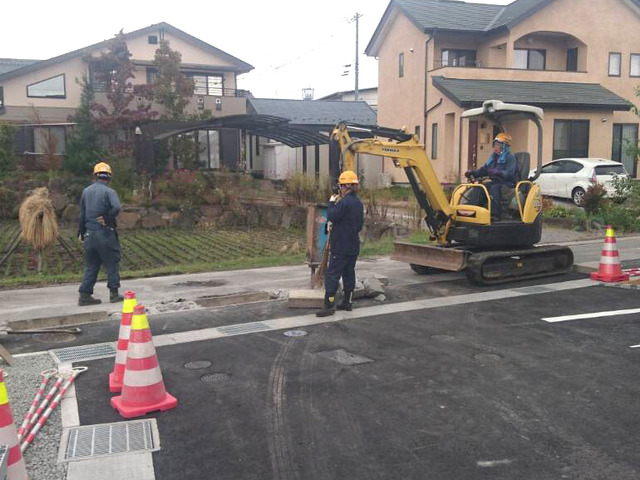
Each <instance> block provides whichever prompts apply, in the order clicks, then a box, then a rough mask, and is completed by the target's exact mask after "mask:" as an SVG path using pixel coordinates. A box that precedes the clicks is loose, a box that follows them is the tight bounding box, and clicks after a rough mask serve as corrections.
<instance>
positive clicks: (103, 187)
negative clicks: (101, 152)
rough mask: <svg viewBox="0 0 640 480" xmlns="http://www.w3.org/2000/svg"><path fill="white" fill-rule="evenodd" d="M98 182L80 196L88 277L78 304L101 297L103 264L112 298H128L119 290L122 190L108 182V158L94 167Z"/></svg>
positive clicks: (80, 230) (81, 236)
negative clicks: (118, 221) (118, 222)
mask: <svg viewBox="0 0 640 480" xmlns="http://www.w3.org/2000/svg"><path fill="white" fill-rule="evenodd" d="M93 175H94V176H95V182H94V183H93V184H91V185H90V186H88V187H87V188H85V189H84V190H83V191H82V198H81V199H80V222H79V225H78V238H79V239H80V240H82V241H83V242H84V278H83V279H82V285H80V289H79V292H80V299H79V300H78V305H80V306H85V305H96V304H98V303H101V300H99V299H97V298H94V297H93V296H92V295H93V287H94V285H95V284H96V279H97V278H98V271H99V270H100V266H101V265H103V264H104V266H105V268H106V269H107V287H108V288H109V294H110V295H109V300H110V301H111V303H117V302H121V301H123V300H124V297H123V296H122V295H119V294H118V289H119V288H120V240H119V239H118V232H117V231H116V217H117V216H118V213H120V200H119V199H118V194H117V193H116V192H115V190H113V189H112V188H110V187H109V186H108V183H109V181H110V180H111V167H110V166H109V165H107V164H106V163H104V162H100V163H98V164H97V165H96V166H95V167H94V169H93Z"/></svg>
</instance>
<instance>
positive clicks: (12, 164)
mask: <svg viewBox="0 0 640 480" xmlns="http://www.w3.org/2000/svg"><path fill="white" fill-rule="evenodd" d="M17 160H18V159H17V157H16V127H14V126H13V125H9V124H8V123H3V122H0V174H3V173H7V172H11V171H13V170H15V169H16V165H17Z"/></svg>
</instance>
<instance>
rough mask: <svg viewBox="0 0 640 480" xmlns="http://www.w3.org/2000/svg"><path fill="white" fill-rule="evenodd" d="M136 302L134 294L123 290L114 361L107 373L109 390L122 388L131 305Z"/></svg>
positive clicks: (131, 315)
mask: <svg viewBox="0 0 640 480" xmlns="http://www.w3.org/2000/svg"><path fill="white" fill-rule="evenodd" d="M137 304H138V302H137V301H136V294H135V293H133V292H125V294H124V303H123V304H122V321H121V322H120V333H119V334H118V348H117V351H116V362H115V365H114V366H113V372H111V373H110V374H109V391H110V392H120V391H121V390H122V378H123V377H124V367H125V364H126V363H127V347H128V346H129V335H130V333H131V318H132V317H133V307H135V306H136V305H137Z"/></svg>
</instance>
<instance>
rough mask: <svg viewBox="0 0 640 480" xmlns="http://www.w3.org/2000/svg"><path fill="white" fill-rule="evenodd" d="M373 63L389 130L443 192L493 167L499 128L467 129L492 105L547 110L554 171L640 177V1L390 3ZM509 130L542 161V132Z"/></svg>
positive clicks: (519, 146) (547, 151)
mask: <svg viewBox="0 0 640 480" xmlns="http://www.w3.org/2000/svg"><path fill="white" fill-rule="evenodd" d="M366 53H367V54H368V55H370V56H375V57H377V58H378V61H379V79H378V81H379V84H378V122H379V124H380V125H384V126H389V127H396V128H400V127H405V128H406V129H407V130H409V131H414V132H416V133H417V134H418V135H419V137H420V139H421V140H422V141H423V142H424V144H425V148H426V151H427V154H429V156H430V157H431V158H432V161H433V164H434V166H435V168H436V171H437V173H438V175H439V176H440V178H441V180H442V181H456V180H459V179H460V178H461V174H463V173H464V172H465V171H466V170H468V169H470V168H474V167H476V166H480V165H481V164H483V163H484V162H485V160H486V159H487V158H488V156H489V154H490V150H491V139H492V137H493V135H494V133H495V132H494V126H493V125H492V124H490V123H489V122H486V121H482V120H469V119H461V113H462V112H463V111H464V110H466V109H468V108H472V107H477V106H480V105H481V103H482V101H483V100H488V99H498V100H503V101H505V102H510V103H525V104H530V105H535V106H539V107H542V108H543V109H544V112H545V119H544V122H543V128H544V143H543V152H542V153H543V161H544V162H548V161H550V160H552V159H556V158H563V157H587V156H589V157H602V158H612V159H614V160H617V161H621V162H623V163H624V164H625V166H626V168H627V170H628V171H629V172H630V173H632V174H633V175H635V176H637V174H638V169H637V159H636V158H632V157H631V156H629V155H628V154H627V152H626V149H625V148H624V145H625V144H626V141H631V142H636V143H637V141H638V123H639V121H640V119H639V118H638V117H637V116H636V115H634V114H633V113H632V112H630V110H629V109H630V103H629V102H634V101H636V100H637V99H636V98H635V97H634V89H635V87H636V86H638V85H640V0H597V1H596V0H515V1H514V2H512V3H510V4H509V5H506V6H502V5H489V4H481V3H465V2H458V1H446V0H391V2H390V3H389V6H388V7H387V10H386V11H385V13H384V16H383V17H382V20H381V21H380V24H379V25H378V27H377V29H376V31H375V33H374V35H373V37H372V38H371V41H370V42H369V45H368V46H367V49H366ZM506 128H507V130H508V131H509V132H510V133H511V134H512V135H513V137H514V145H513V148H512V150H513V151H514V152H518V151H528V152H530V153H531V154H532V157H533V158H536V155H537V144H536V140H537V133H536V130H535V127H534V126H533V125H529V124H528V123H526V122H524V121H522V122H511V123H510V124H507V125H506ZM387 166H388V171H389V172H390V173H391V174H392V175H393V176H394V180H395V181H397V182H405V181H406V177H405V176H404V173H403V172H402V171H400V170H398V169H394V168H393V166H392V165H391V163H390V162H389V163H388V164H385V168H387Z"/></svg>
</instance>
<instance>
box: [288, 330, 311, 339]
mask: <svg viewBox="0 0 640 480" xmlns="http://www.w3.org/2000/svg"><path fill="white" fill-rule="evenodd" d="M306 334H307V332H305V331H304V330H287V331H286V332H284V335H285V336H286V337H304V336H305V335H306Z"/></svg>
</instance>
